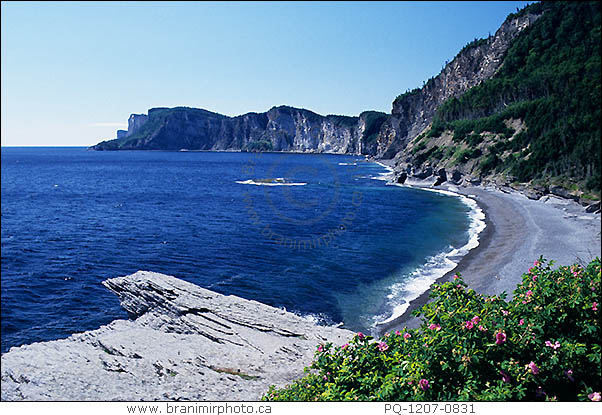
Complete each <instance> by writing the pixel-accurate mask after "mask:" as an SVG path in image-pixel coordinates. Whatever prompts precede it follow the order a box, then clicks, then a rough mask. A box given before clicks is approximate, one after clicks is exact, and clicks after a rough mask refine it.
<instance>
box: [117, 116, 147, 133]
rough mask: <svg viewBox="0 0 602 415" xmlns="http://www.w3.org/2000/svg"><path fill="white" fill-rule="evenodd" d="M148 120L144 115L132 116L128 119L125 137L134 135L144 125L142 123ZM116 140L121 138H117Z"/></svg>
mask: <svg viewBox="0 0 602 415" xmlns="http://www.w3.org/2000/svg"><path fill="white" fill-rule="evenodd" d="M147 120H148V116H147V115H146V114H132V115H130V118H128V131H127V134H126V137H129V136H130V135H132V134H134V133H135V132H137V131H138V130H140V127H142V126H143V125H144V123H145V122H146V121H147ZM117 138H121V137H119V136H117Z"/></svg>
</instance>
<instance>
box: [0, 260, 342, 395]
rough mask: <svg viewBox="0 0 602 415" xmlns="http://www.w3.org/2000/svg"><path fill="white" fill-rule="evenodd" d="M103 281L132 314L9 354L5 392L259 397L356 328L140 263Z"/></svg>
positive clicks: (4, 369)
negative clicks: (126, 273) (324, 346)
mask: <svg viewBox="0 0 602 415" xmlns="http://www.w3.org/2000/svg"><path fill="white" fill-rule="evenodd" d="M104 285H105V286H106V287H107V288H108V289H109V290H111V291H112V292H114V293H115V294H116V295H117V296H118V297H119V299H120V301H121V304H122V306H123V307H124V309H125V310H126V311H127V312H128V314H129V315H130V317H131V319H130V320H116V321H113V322H112V323H110V324H108V325H107V326H103V327H100V328H99V329H97V330H93V331H89V332H85V333H79V334H74V335H72V336H70V337H69V338H66V339H63V340H55V341H49V342H43V343H34V344H30V345H25V346H20V347H13V348H11V349H10V350H9V351H8V352H7V353H5V354H3V355H2V396H1V397H2V400H3V401H5V400H75V401H80V400H107V401H113V400H128V401H129V400H201V401H211V400H234V401H236V400H258V399H259V398H260V397H261V396H262V394H263V393H265V392H266V391H267V389H268V387H269V385H271V384H277V385H284V384H286V383H289V382H291V381H292V380H294V379H296V378H298V377H301V376H302V375H303V367H304V366H307V365H309V363H310V362H311V359H312V357H313V353H314V351H315V349H316V345H318V344H320V343H322V342H325V341H332V342H334V343H335V344H343V343H345V340H346V339H348V338H350V337H351V336H352V333H351V332H349V331H347V330H343V329H339V328H334V327H322V326H317V325H315V324H314V323H313V322H311V321H309V320H306V319H304V318H301V317H299V316H296V315H294V314H292V313H288V312H286V311H283V310H280V309H277V308H273V307H270V306H267V305H265V304H261V303H258V302H256V301H249V300H244V299H242V298H238V297H235V296H224V295H221V294H217V293H215V292H212V291H209V290H206V289H203V288H200V287H198V286H196V285H193V284H191V283H188V282H185V281H182V280H180V279H177V278H174V277H170V276H167V275H163V274H157V273H153V272H144V271H139V272H137V273H135V274H133V275H129V276H126V277H120V278H114V279H110V280H107V281H105V282H104Z"/></svg>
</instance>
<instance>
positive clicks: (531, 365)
mask: <svg viewBox="0 0 602 415" xmlns="http://www.w3.org/2000/svg"><path fill="white" fill-rule="evenodd" d="M527 366H528V367H529V369H531V373H533V374H534V375H537V374H538V373H539V368H538V367H537V365H536V364H535V362H531V363H529V364H528V365H527Z"/></svg>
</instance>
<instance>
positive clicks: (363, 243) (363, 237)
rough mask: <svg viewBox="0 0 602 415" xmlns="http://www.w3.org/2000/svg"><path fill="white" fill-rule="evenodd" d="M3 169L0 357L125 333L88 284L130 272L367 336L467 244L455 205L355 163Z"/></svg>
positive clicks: (23, 152)
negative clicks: (79, 336) (74, 337)
mask: <svg viewBox="0 0 602 415" xmlns="http://www.w3.org/2000/svg"><path fill="white" fill-rule="evenodd" d="M1 154H2V352H5V351H6V350H8V348H10V347H12V346H18V345H21V344H26V343H31V342H36V341H43V340H51V339H57V338H63V337H66V336H68V335H70V334H71V333H74V332H80V331H85V330H90V329H94V328H97V327H99V326H100V325H102V324H107V323H109V322H110V321H112V320H114V319H117V318H127V315H126V313H125V312H124V311H123V310H122V309H121V308H120V306H119V302H118V300H117V298H116V297H115V296H114V295H113V294H112V293H110V292H109V291H108V290H107V289H105V288H104V287H103V286H102V285H101V281H103V280H105V279H107V278H111V277H117V276H122V275H127V274H130V273H133V272H136V271H137V270H149V271H157V272H162V273H166V274H169V275H173V276H177V277H180V278H182V279H185V280H187V281H190V282H192V283H195V284H198V285H200V286H202V287H205V288H209V289H211V290H214V291H217V292H220V293H224V294H234V295H238V296H241V297H244V298H248V299H253V300H258V301H261V302H264V303H267V304H270V305H273V306H276V307H284V308H286V309H287V310H288V311H292V312H295V313H297V314H300V315H304V316H308V317H309V318H314V319H317V320H319V321H320V322H321V323H327V324H333V323H340V322H343V323H344V325H345V327H348V328H350V329H353V330H365V331H370V330H371V328H373V326H374V324H375V323H376V322H377V321H379V320H384V319H386V318H387V317H389V316H390V315H391V313H392V311H393V310H394V308H395V307H396V306H397V307H399V305H400V304H402V303H403V302H404V301H405V300H406V299H407V296H408V290H409V288H408V290H405V289H404V284H405V282H404V281H409V280H410V279H411V278H414V279H415V277H416V273H415V271H416V270H417V269H420V267H421V266H422V265H424V264H425V263H426V262H429V261H430V262H433V261H435V262H436V260H437V258H440V257H441V254H442V253H445V252H449V251H450V250H452V249H453V248H458V247H461V246H463V245H465V244H466V243H467V241H468V239H469V234H468V229H469V225H470V223H471V220H470V217H469V215H468V214H469V212H470V209H469V207H468V206H467V205H465V204H464V203H462V202H461V201H460V199H458V198H456V197H450V196H446V195H440V194H437V193H433V192H425V191H421V190H414V189H408V188H400V187H396V186H386V185H385V182H384V181H383V180H382V178H383V175H384V174H385V173H386V170H385V169H384V168H383V167H381V166H379V165H377V164H374V163H369V162H366V161H364V159H363V158H361V157H358V156H337V155H305V154H249V153H205V152H134V151H132V152H94V151H87V150H86V149H85V148H2V152H1ZM379 179H381V180H379ZM412 284H413V286H414V289H415V285H416V281H414V282H413V283H412Z"/></svg>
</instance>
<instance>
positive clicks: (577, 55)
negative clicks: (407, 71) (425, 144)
mask: <svg viewBox="0 0 602 415" xmlns="http://www.w3.org/2000/svg"><path fill="white" fill-rule="evenodd" d="M536 10H544V14H543V16H542V17H541V18H539V20H537V21H536V22H535V23H534V24H533V25H532V26H530V27H529V28H527V29H525V30H524V32H523V33H521V35H520V36H518V37H517V38H516V39H515V40H514V42H513V44H512V46H511V47H510V48H509V50H508V51H507V53H506V55H505V57H504V60H503V64H502V67H501V68H500V70H499V71H498V73H497V74H496V75H495V76H494V77H493V78H491V79H489V80H487V81H485V82H483V83H482V84H480V85H479V86H477V87H474V88H472V89H470V90H469V91H468V92H466V93H465V94H464V95H462V96H461V97H460V98H452V99H450V100H448V101H446V102H445V103H444V104H443V105H442V106H441V107H440V108H439V109H438V111H437V114H436V116H435V119H434V121H433V127H432V129H431V131H430V133H429V134H428V136H430V137H437V136H439V135H440V134H441V133H442V132H443V131H445V130H451V131H453V134H454V142H457V143H464V144H466V145H468V147H469V149H472V150H475V152H474V153H475V154H476V153H478V156H479V157H480V158H481V159H482V160H481V164H480V167H481V174H482V175H486V174H490V173H501V172H506V173H509V174H511V175H512V176H514V177H515V178H516V179H517V180H518V181H520V182H528V181H531V180H534V181H535V182H543V183H547V184H550V183H555V184H563V185H565V186H569V185H570V184H571V182H572V186H577V187H578V188H580V189H582V190H585V191H588V192H594V193H598V194H599V192H600V175H601V168H600V135H601V130H600V99H601V96H600V78H601V72H600V71H601V68H600V60H601V59H600V3H599V2H545V3H536V4H533V5H530V6H528V7H526V8H525V9H523V10H521V11H520V12H519V13H526V12H529V11H536ZM513 16H514V15H510V16H508V18H509V19H510V18H512V17H513ZM508 119H522V120H523V121H524V122H525V124H526V127H527V128H526V129H525V130H524V131H522V132H520V133H519V134H517V135H516V136H515V137H513V138H512V139H510V137H511V136H512V134H511V131H508V130H507V127H506V125H505V124H504V122H503V121H504V120H508ZM483 131H489V132H495V133H500V134H501V135H500V139H499V140H498V141H497V142H496V143H495V144H494V145H491V146H489V147H488V148H487V150H488V151H487V152H485V153H483V154H482V155H481V154H480V153H481V152H480V150H479V151H478V152H477V151H476V150H477V149H476V145H478V144H479V139H478V134H479V133H481V132H483Z"/></svg>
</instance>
